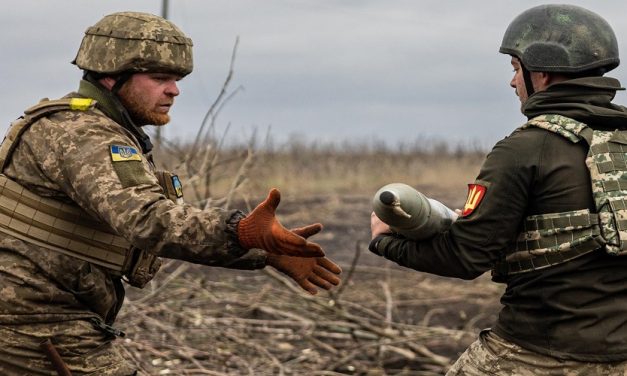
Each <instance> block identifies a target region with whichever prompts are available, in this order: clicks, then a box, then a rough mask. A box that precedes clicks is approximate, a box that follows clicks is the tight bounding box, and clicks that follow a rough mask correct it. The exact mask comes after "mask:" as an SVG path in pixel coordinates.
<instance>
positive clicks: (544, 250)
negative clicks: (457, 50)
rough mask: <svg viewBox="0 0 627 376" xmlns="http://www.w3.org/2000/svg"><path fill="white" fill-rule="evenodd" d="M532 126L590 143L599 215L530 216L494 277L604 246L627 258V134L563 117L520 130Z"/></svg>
mask: <svg viewBox="0 0 627 376" xmlns="http://www.w3.org/2000/svg"><path fill="white" fill-rule="evenodd" d="M529 127H538V128H542V129H546V130H548V131H551V132H554V133H557V134H559V135H561V136H563V137H565V138H566V139H568V140H570V141H571V142H573V143H577V142H580V141H582V140H583V141H585V142H586V143H587V144H588V145H589V150H588V155H587V157H586V166H587V167H588V169H589V171H590V179H591V181H592V195H593V198H594V203H595V207H596V213H591V212H590V211H589V210H588V209H584V210H576V211H571V212H564V213H551V214H541V215H533V216H530V217H527V218H525V220H524V222H523V229H522V232H521V233H520V235H519V236H518V238H517V240H516V242H515V243H514V244H513V245H512V248H511V249H509V250H508V252H506V256H505V259H504V260H503V261H501V262H499V263H497V264H496V265H495V268H494V269H493V271H492V276H493V279H494V280H496V281H502V280H503V279H504V278H505V276H507V275H512V274H518V273H524V272H528V271H532V270H538V269H543V268H546V267H549V266H552V265H556V264H560V263H563V262H566V261H569V260H572V259H574V258H575V257H579V256H581V255H584V254H586V253H588V252H592V251H594V250H596V249H599V248H601V247H605V250H606V251H607V253H608V254H610V255H619V256H621V255H625V254H627V131H619V130H616V131H599V130H593V129H592V128H590V127H588V126H587V125H586V124H584V123H581V122H578V121H576V120H573V119H570V118H567V117H565V116H561V115H541V116H538V117H535V118H533V119H531V120H530V121H528V122H527V123H526V124H524V125H523V126H522V127H521V129H525V128H529Z"/></svg>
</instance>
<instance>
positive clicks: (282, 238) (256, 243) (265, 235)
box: [237, 188, 324, 257]
mask: <svg viewBox="0 0 627 376" xmlns="http://www.w3.org/2000/svg"><path fill="white" fill-rule="evenodd" d="M280 201H281V194H280V193H279V190H278V189H276V188H272V189H271V190H270V193H269V194H268V197H267V198H266V199H265V200H264V201H263V202H262V203H261V204H259V205H258V206H257V207H256V208H255V210H253V211H252V212H251V213H250V214H249V215H248V216H247V217H246V218H244V219H242V220H241V221H240V222H239V224H238V226H237V234H238V238H239V242H240V244H241V245H242V247H244V248H246V249H251V248H261V249H263V250H265V251H266V252H268V253H269V254H276V255H287V256H298V257H321V256H324V252H323V251H322V248H321V247H320V245H318V244H316V243H313V242H310V241H307V239H305V238H304V237H302V236H300V235H298V234H297V233H295V232H292V231H290V230H288V229H286V228H285V227H283V225H281V223H279V221H278V220H277V219H276V216H275V212H276V208H277V206H279V202H280ZM304 228H306V229H309V230H307V231H309V232H311V231H313V229H317V231H315V232H314V233H317V232H319V231H320V230H321V229H322V225H321V224H319V223H316V224H313V225H309V226H307V227H304Z"/></svg>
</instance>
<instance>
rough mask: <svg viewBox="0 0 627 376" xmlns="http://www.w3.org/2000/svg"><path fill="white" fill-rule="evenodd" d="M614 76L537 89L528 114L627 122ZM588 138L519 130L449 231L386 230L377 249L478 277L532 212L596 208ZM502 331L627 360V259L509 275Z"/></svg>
mask: <svg viewBox="0 0 627 376" xmlns="http://www.w3.org/2000/svg"><path fill="white" fill-rule="evenodd" d="M611 80H612V79H594V80H593V79H589V80H585V79H583V80H581V79H580V80H572V81H567V82H566V83H564V84H557V85H554V86H552V87H550V88H549V89H547V90H546V91H545V92H539V93H536V94H534V95H533V96H532V97H531V98H530V99H529V101H528V103H527V104H526V108H525V109H524V110H525V114H526V115H527V116H529V117H530V118H531V117H535V116H538V115H541V114H543V113H549V114H561V115H563V116H567V117H569V118H573V119H576V120H578V121H581V122H583V123H585V124H587V125H589V126H590V127H593V128H596V129H601V128H603V127H608V128H610V129H611V128H614V127H616V128H620V129H627V110H625V108H623V107H620V106H616V105H613V104H611V102H610V101H611V99H613V97H614V93H615V91H616V90H617V88H618V87H617V86H618V85H617V84H616V83H617V81H615V80H614V81H611ZM587 151H588V149H587V145H586V143H584V142H582V143H572V142H571V141H569V140H567V139H566V138H564V137H562V136H560V135H558V134H555V133H553V132H550V131H547V130H544V129H540V128H526V129H518V130H516V131H514V133H512V134H511V135H510V136H509V137H507V138H505V139H503V140H502V141H500V142H498V143H497V144H496V145H495V146H494V148H493V149H492V151H491V152H490V153H489V154H488V155H487V157H486V160H485V162H484V163H483V166H482V167H481V170H480V172H479V175H478V177H477V179H476V181H474V182H473V183H472V184H471V185H470V187H471V192H470V193H471V194H470V195H469V196H470V197H472V199H470V200H468V202H467V206H468V207H465V208H464V209H467V210H464V211H465V215H464V216H462V217H461V218H459V219H458V220H457V221H456V222H455V223H453V225H452V226H451V227H450V229H449V230H448V231H446V232H443V233H440V234H438V235H436V236H435V237H433V238H431V239H428V240H424V241H418V242H416V241H411V240H408V239H404V238H402V237H400V236H381V237H379V238H377V239H375V241H373V244H372V245H373V247H374V249H373V250H374V251H375V252H376V253H379V254H380V255H382V256H384V257H386V258H388V259H390V260H393V261H396V262H397V263H399V264H400V265H403V266H407V267H410V268H413V269H416V270H419V271H424V272H429V273H434V274H439V275H443V276H449V277H456V278H462V279H473V278H476V277H478V276H480V275H482V274H483V273H484V272H486V271H488V270H490V269H492V268H493V267H494V265H495V264H496V263H497V262H498V261H499V260H501V259H502V257H503V256H504V255H505V253H506V251H507V250H508V249H511V247H512V244H513V243H514V242H515V240H516V238H517V237H518V235H519V234H520V233H521V232H522V224H523V221H524V220H525V219H526V218H528V217H530V216H533V215H539V214H547V213H563V212H570V211H577V210H589V211H591V212H594V210H595V204H594V200H593V196H592V188H591V181H590V176H589V171H588V168H587V167H586V165H585V159H586V155H587ZM504 282H505V283H506V284H507V287H506V290H505V292H504V294H503V296H502V298H501V303H502V304H503V308H502V310H501V312H500V314H499V317H498V320H497V322H496V323H495V325H494V327H493V330H494V331H495V332H496V333H497V334H498V335H500V336H501V337H504V338H505V339H507V340H509V341H511V342H514V343H516V344H518V345H520V346H522V347H525V348H528V349H531V350H534V351H537V352H540V353H543V354H547V355H551V356H555V357H558V358H563V359H574V360H579V361H594V362H599V361H618V360H625V359H627V315H625V308H624V307H625V305H624V302H625V301H626V299H627V290H626V289H625V288H624V286H625V284H626V283H627V257H616V256H611V255H608V254H607V252H606V251H605V250H604V249H602V248H601V249H598V250H596V251H593V252H590V253H587V254H584V255H582V256H580V257H577V258H574V259H572V260H570V261H568V262H565V263H561V264H558V265H555V266H551V267H548V268H545V269H542V270H536V271H530V272H527V273H521V274H516V275H511V276H509V277H508V278H507V279H505V280H504Z"/></svg>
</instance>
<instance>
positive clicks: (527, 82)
mask: <svg viewBox="0 0 627 376" xmlns="http://www.w3.org/2000/svg"><path fill="white" fill-rule="evenodd" d="M520 68H521V69H522V74H523V79H524V80H525V89H526V90H527V98H529V97H530V96H531V95H532V94H533V93H535V90H534V88H533V82H531V72H529V69H527V68H526V67H525V66H524V65H523V64H522V63H521V64H520Z"/></svg>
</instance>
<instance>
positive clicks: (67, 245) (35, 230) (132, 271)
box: [0, 98, 182, 288]
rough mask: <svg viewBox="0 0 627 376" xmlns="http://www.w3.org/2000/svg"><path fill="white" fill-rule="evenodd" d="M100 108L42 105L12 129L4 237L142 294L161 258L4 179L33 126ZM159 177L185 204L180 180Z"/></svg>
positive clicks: (0, 219)
mask: <svg viewBox="0 0 627 376" xmlns="http://www.w3.org/2000/svg"><path fill="white" fill-rule="evenodd" d="M95 105H96V101H94V100H93V99H90V98H64V99H58V100H42V101H41V102H40V103H39V104H37V105H35V106H33V107H31V108H29V109H27V110H26V111H25V112H24V115H23V116H22V117H20V118H19V119H17V120H16V121H14V122H13V123H11V126H10V128H9V130H8V132H7V134H6V135H5V138H4V140H3V141H2V144H1V145H0V232H3V233H5V234H8V235H11V236H13V237H16V238H18V239H20V240H23V241H25V242H28V243H31V244H34V245H37V246H40V247H44V248H46V249H50V250H53V251H57V252H60V253H63V254H65V255H69V256H72V257H76V258H78V259H81V260H84V261H88V262H90V263H93V264H95V265H99V266H102V267H105V268H107V269H109V270H110V272H111V273H112V274H113V275H117V276H120V277H124V278H125V279H126V281H127V282H128V283H129V284H130V285H132V286H135V287H139V288H141V287H144V286H145V285H146V284H147V283H148V282H149V281H150V280H151V279H152V278H153V277H154V276H155V274H156V273H157V271H158V270H159V267H160V265H161V260H160V259H159V258H158V257H157V256H155V255H153V254H151V253H149V252H146V251H143V250H140V249H138V248H135V247H133V246H132V245H131V244H130V243H129V242H128V241H127V240H126V239H124V238H122V237H121V236H119V235H117V234H116V233H115V232H114V231H113V230H112V229H111V228H110V227H109V226H108V225H106V224H105V223H103V222H101V221H99V220H98V219H96V218H94V217H92V216H91V215H89V214H88V213H87V212H85V211H84V210H83V209H81V208H80V207H79V206H78V205H76V204H68V203H63V202H61V201H58V200H55V199H51V198H46V197H41V196H39V195H37V194H35V193H33V192H30V191H28V190H27V189H26V188H25V187H23V186H21V185H20V184H18V183H17V182H15V181H13V180H11V179H10V178H8V177H7V176H6V175H4V174H2V173H1V172H2V171H4V168H5V167H6V165H7V164H8V162H9V161H10V158H11V154H12V153H13V151H14V150H15V147H16V146H17V144H18V142H19V139H20V137H21V136H22V134H23V133H24V132H25V131H26V130H27V129H28V128H29V127H30V125H32V124H33V123H35V122H36V121H37V120H39V119H40V118H42V117H45V116H48V115H50V114H52V113H55V112H58V111H67V110H70V111H88V110H91V109H93V108H94V106H95ZM156 175H157V178H158V180H159V184H160V185H161V186H162V187H163V190H164V192H165V194H166V196H167V197H168V198H170V199H171V200H173V201H175V202H180V201H181V200H182V191H181V186H180V182H179V181H178V177H176V175H172V174H169V173H168V172H162V171H160V172H156Z"/></svg>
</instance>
